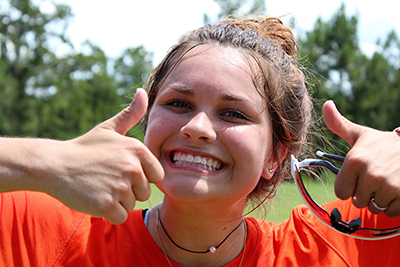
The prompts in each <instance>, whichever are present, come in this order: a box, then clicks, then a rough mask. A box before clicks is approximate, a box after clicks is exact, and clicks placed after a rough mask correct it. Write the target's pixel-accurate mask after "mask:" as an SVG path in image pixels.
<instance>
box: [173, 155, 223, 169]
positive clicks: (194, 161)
mask: <svg viewBox="0 0 400 267" xmlns="http://www.w3.org/2000/svg"><path fill="white" fill-rule="evenodd" d="M173 161H174V163H175V164H190V165H196V166H199V167H202V168H204V169H206V170H209V171H216V170H218V169H220V167H221V163H220V162H219V161H217V160H213V159H211V158H205V157H200V156H193V155H190V154H184V153H182V152H176V153H174V155H173Z"/></svg>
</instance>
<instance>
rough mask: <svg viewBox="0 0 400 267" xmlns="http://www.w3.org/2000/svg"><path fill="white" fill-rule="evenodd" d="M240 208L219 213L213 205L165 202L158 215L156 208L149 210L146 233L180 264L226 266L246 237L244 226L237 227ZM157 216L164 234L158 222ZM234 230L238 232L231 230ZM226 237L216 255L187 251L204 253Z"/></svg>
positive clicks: (166, 200)
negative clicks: (195, 205) (197, 205)
mask: <svg viewBox="0 0 400 267" xmlns="http://www.w3.org/2000/svg"><path fill="white" fill-rule="evenodd" d="M243 207H244V205H237V206H235V207H231V209H228V208H226V207H224V209H221V210H220V211H218V210H217V208H216V207H215V205H214V206H213V207H210V206H208V207H206V208H205V209H203V208H201V207H193V206H190V207H187V206H185V205H180V204H176V203H173V202H171V201H169V200H168V199H165V200H164V202H163V203H162V204H160V205H159V207H158V211H159V214H157V208H155V209H153V210H152V212H151V214H150V220H149V231H150V234H151V235H152V237H153V239H154V241H155V242H156V243H157V245H158V246H159V247H160V248H161V249H164V250H165V252H166V254H167V255H168V257H169V258H170V259H172V260H173V261H175V262H177V263H179V264H181V265H184V266H194V265H197V266H199V265H207V266H213V265H215V266H217V265H219V266H220V265H225V264H227V263H229V262H231V261H232V260H233V259H235V258H236V257H237V255H239V254H240V252H241V251H242V249H243V244H244V242H245V235H246V233H245V225H244V224H243V223H242V224H240V223H241V221H242V213H243ZM158 215H159V217H160V220H161V221H162V224H163V226H164V228H165V231H164V229H163V228H162V227H161V224H160V222H159V221H158ZM239 224H240V225H239ZM238 225H239V227H237V226H238ZM236 227H237V229H236V230H234V229H235V228H236ZM233 230H234V231H233ZM157 231H158V233H157ZM232 231H233V232H232ZM231 232H232V233H231ZM230 233H231V234H230ZM167 234H168V235H169V237H168V236H167ZM229 234H230V235H229ZM228 235H229V237H228V238H227V236H228ZM225 238H226V240H225V241H224V242H223V243H222V244H221V245H220V247H219V248H217V250H216V252H215V253H210V252H208V253H193V252H189V251H187V250H190V251H199V252H205V251H207V250H208V249H209V248H210V247H216V246H218V245H219V244H220V243H221V242H222V241H223V240H224V239H225ZM170 239H172V241H173V242H174V243H175V244H174V243H173V242H171V240H170ZM176 245H178V246H176ZM179 247H181V248H184V249H181V248H179ZM185 249H186V250H185Z"/></svg>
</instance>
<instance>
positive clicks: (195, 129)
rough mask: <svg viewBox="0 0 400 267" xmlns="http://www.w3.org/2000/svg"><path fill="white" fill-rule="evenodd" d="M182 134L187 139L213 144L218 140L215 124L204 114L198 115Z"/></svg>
mask: <svg viewBox="0 0 400 267" xmlns="http://www.w3.org/2000/svg"><path fill="white" fill-rule="evenodd" d="M180 132H181V134H182V136H183V137H184V138H185V139H192V140H197V141H199V140H200V141H201V140H202V141H205V142H207V143H212V142H214V141H215V140H216V139H217V133H216V132H215V130H214V127H213V122H212V120H210V118H209V116H208V115H207V114H205V113H204V112H199V113H197V114H196V115H195V116H194V117H192V118H191V119H190V120H189V121H188V122H187V123H186V124H185V125H184V126H183V127H182V128H181V131H180Z"/></svg>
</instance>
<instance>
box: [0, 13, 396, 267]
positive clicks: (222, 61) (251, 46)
mask: <svg viewBox="0 0 400 267" xmlns="http://www.w3.org/2000/svg"><path fill="white" fill-rule="evenodd" d="M296 49H297V45H296V43H295V41H294V38H293V35H292V33H291V32H290V30H289V29H288V28H286V27H285V26H284V25H283V24H282V23H281V21H279V20H278V19H275V18H265V19H260V20H243V21H238V20H226V21H222V22H220V23H217V24H216V25H211V26H210V25H208V26H205V27H202V28H200V29H198V30H195V31H193V32H191V33H188V34H187V35H185V36H183V37H182V38H181V40H180V41H179V43H178V44H177V45H176V46H174V47H173V48H172V49H171V50H170V52H169V53H168V55H167V56H166V57H165V59H164V60H163V61H162V62H161V64H160V65H159V66H158V67H157V68H156V69H155V70H154V71H153V73H152V74H151V76H150V79H149V83H148V91H149V98H148V108H147V111H146V103H147V98H146V93H145V91H144V90H141V89H138V91H137V94H136V96H135V100H134V101H133V102H132V104H131V105H130V107H128V108H127V109H125V110H124V111H123V112H122V113H120V114H118V115H117V116H115V117H114V118H111V119H110V120H108V121H106V122H104V123H103V124H101V125H99V126H97V127H95V128H94V129H93V130H92V131H91V132H89V133H87V134H86V135H84V136H82V137H80V138H77V139H75V140H71V141H65V142H58V141H52V140H32V139H23V140H20V139H11V140H10V139H3V140H0V141H1V142H2V143H1V144H4V146H3V147H4V148H5V149H9V150H10V151H11V154H10V155H8V156H2V158H1V162H4V164H2V167H1V169H0V174H1V176H0V177H1V183H0V188H1V189H0V190H1V191H3V192H8V191H14V192H9V193H3V194H2V195H1V198H0V205H1V206H0V207H1V210H0V212H1V227H0V253H1V256H0V262H1V264H2V265H4V266H12V265H14V266H30V265H31V266H317V265H323V266H330V265H335V266H366V265H369V266H371V264H372V266H374V264H375V263H379V264H382V263H383V262H384V263H391V262H397V255H398V252H399V251H400V249H399V248H398V245H399V243H400V238H398V237H393V238H390V239H387V240H380V241H365V240H359V239H354V238H351V237H348V236H346V235H343V234H340V233H338V232H336V231H333V230H332V229H330V228H328V227H326V226H325V225H323V224H322V223H321V222H319V221H318V220H317V219H316V218H315V217H314V216H313V215H312V214H311V212H309V211H308V209H307V208H306V207H305V206H300V207H297V208H295V209H294V210H293V212H292V215H291V217H290V219H289V220H287V221H285V222H283V223H281V224H279V225H277V224H275V223H267V222H265V221H262V220H256V219H254V218H251V217H246V218H243V213H244V209H245V207H246V205H247V204H249V203H254V202H256V203H257V202H260V201H263V200H264V199H265V198H268V197H269V196H270V195H271V194H272V192H273V191H274V190H275V187H276V186H277V185H278V184H279V181H281V180H282V179H283V178H284V177H285V175H287V165H288V162H289V160H290V156H291V155H296V156H302V151H304V145H305V144H306V141H307V135H308V133H309V128H310V126H311V124H312V105H311V101H310V97H309V95H308V92H307V89H306V87H305V81H304V76H303V74H302V72H301V71H300V68H299V66H298V65H297V62H296V59H295V56H296ZM143 115H145V116H144V122H145V130H146V135H145V140H144V144H142V143H140V142H139V141H137V140H134V139H130V138H127V137H124V136H122V135H124V134H125V133H126V132H127V130H129V128H130V127H132V126H133V125H134V124H136V123H137V122H138V121H139V120H140V119H141V118H142V116H143ZM324 118H325V120H326V123H327V125H328V127H329V128H330V129H331V130H332V131H333V132H335V133H337V134H338V135H340V136H341V137H343V138H344V139H345V140H346V141H347V142H348V143H349V144H350V145H352V147H353V148H352V149H351V150H350V152H349V153H348V154H347V156H346V160H345V162H344V164H343V168H342V170H341V171H340V172H339V174H338V178H337V181H336V187H335V190H336V193H337V195H338V196H339V197H340V198H343V199H348V198H349V197H352V198H351V199H352V200H350V199H349V200H347V201H345V202H341V203H340V204H338V203H329V204H327V205H326V206H325V208H326V209H327V210H328V209H331V208H332V207H335V206H337V205H341V208H342V210H346V211H347V214H342V216H343V219H344V220H348V218H353V217H360V218H362V219H363V221H365V222H366V224H367V225H368V226H369V227H372V228H376V227H379V228H387V227H393V226H398V225H400V219H399V218H390V217H388V216H391V217H394V216H398V215H400V204H399V199H400V176H399V174H398V173H399V172H398V171H399V166H398V164H397V162H398V158H399V156H398V155H399V150H400V137H399V134H398V132H379V131H376V130H373V129H369V128H365V127H362V126H359V125H356V124H353V123H351V122H349V121H347V120H346V119H345V118H343V117H341V115H340V114H339V113H338V111H337V110H336V108H335V107H334V105H333V103H332V102H327V103H326V104H325V106H324ZM371 143H374V144H375V143H378V144H379V145H376V146H375V145H374V146H372V145H371ZM374 153H378V154H376V156H374V158H371V155H375V154H374ZM150 182H153V183H156V185H157V186H158V188H159V189H160V190H161V191H162V192H163V193H164V194H165V198H164V201H163V202H162V203H160V204H159V205H157V206H156V207H154V208H153V209H151V210H146V211H142V210H133V208H134V205H135V202H136V201H137V200H145V199H147V198H148V197H149V195H150V187H149V183H150ZM18 190H30V191H38V192H29V191H20V192H16V191H18ZM41 192H44V193H47V194H43V193H41ZM49 195H50V196H52V197H54V198H56V199H58V200H59V201H61V203H60V202H59V201H57V200H55V199H54V198H52V197H50V196H49ZM372 197H373V200H374V203H375V205H376V206H375V205H373V203H372V202H371V198H372ZM378 204H379V205H378ZM366 206H368V208H369V209H370V211H371V212H372V213H376V214H379V213H382V214H381V215H379V216H376V215H371V213H370V212H367V211H366V210H365V209H364V210H360V209H358V208H362V207H366ZM357 207H358V208H357ZM132 210H133V211H132ZM383 212H384V213H385V214H383Z"/></svg>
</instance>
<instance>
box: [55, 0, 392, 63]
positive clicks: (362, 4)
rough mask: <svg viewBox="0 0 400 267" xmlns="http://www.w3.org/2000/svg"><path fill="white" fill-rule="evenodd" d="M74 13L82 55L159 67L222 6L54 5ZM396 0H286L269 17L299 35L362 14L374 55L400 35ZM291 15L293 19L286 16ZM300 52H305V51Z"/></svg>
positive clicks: (140, 1)
mask: <svg viewBox="0 0 400 267" xmlns="http://www.w3.org/2000/svg"><path fill="white" fill-rule="evenodd" d="M55 2H57V3H66V4H68V5H69V6H71V8H72V12H73V13H74V17H73V18H72V19H71V21H70V24H69V27H68V31H67V36H68V37H69V38H70V39H71V41H72V42H73V44H74V46H75V47H76V48H77V49H78V50H79V49H80V45H81V44H82V43H83V42H84V41H85V40H90V41H91V42H93V43H94V44H96V45H98V46H100V48H101V49H102V50H103V51H105V53H106V54H107V56H108V57H110V58H116V57H118V56H119V55H120V54H121V53H122V51H123V50H125V49H126V48H128V47H136V46H138V45H143V46H144V47H145V48H146V50H147V51H150V52H153V54H154V59H153V61H154V62H153V63H154V64H158V63H159V62H160V61H161V59H162V58H163V57H164V56H165V54H166V53H167V51H168V49H169V48H170V47H171V46H172V45H174V44H175V43H176V42H177V40H178V39H179V37H180V36H181V35H183V34H184V33H186V32H188V31H190V30H193V29H196V28H198V27H201V26H202V25H203V15H204V14H205V13H206V14H208V15H209V16H210V17H211V18H214V19H215V18H216V15H217V14H218V11H219V10H218V5H217V4H215V3H214V1H213V0H113V1H99V0H85V1H82V0H55ZM393 2H395V1H394V0H380V1H378V2H376V1H375V2H374V1H365V0H347V1H343V0H329V1H321V0H309V1H307V0H303V1H299V0H286V1H268V0H267V1H266V7H267V13H266V15H267V16H274V17H280V16H284V15H286V16H284V17H283V18H282V20H283V21H284V23H285V24H287V25H288V24H289V23H290V18H292V17H294V18H295V20H296V27H295V30H296V31H297V32H299V33H300V34H301V33H303V32H305V31H307V30H311V29H313V25H314V23H315V21H316V20H317V18H318V17H321V18H322V19H324V20H325V21H326V20H329V19H330V18H332V16H333V14H334V13H335V12H336V11H337V10H338V9H339V7H340V6H341V4H342V3H344V4H345V5H346V10H347V14H348V15H355V14H358V17H359V28H358V32H359V38H360V43H361V48H362V49H363V50H364V51H365V53H367V54H368V55H371V54H372V53H373V51H375V49H376V46H375V43H376V41H377V40H378V38H381V39H385V38H386V36H387V34H388V33H389V32H390V31H391V30H393V29H394V30H396V32H397V33H399V32H400V19H398V10H397V8H395V7H394V6H393ZM287 14H289V15H287ZM300 49H301V48H300Z"/></svg>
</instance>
